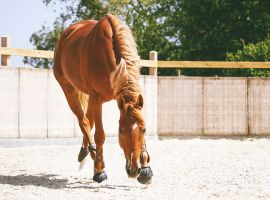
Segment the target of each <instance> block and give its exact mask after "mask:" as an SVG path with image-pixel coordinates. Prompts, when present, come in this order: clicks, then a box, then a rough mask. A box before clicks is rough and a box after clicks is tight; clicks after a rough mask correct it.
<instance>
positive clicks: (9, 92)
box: [0, 67, 19, 138]
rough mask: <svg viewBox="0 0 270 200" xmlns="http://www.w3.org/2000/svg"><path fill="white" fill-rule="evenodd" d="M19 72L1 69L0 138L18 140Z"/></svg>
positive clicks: (5, 68)
mask: <svg viewBox="0 0 270 200" xmlns="http://www.w3.org/2000/svg"><path fill="white" fill-rule="evenodd" d="M18 113H19V70H18V69H11V68H7V67H1V68H0V138H18V137H19V132H18Z"/></svg>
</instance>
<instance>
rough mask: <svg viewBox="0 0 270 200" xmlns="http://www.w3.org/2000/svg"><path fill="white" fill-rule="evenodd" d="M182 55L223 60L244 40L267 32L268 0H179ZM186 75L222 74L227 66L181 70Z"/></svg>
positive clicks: (252, 40) (269, 19) (269, 21)
mask: <svg viewBox="0 0 270 200" xmlns="http://www.w3.org/2000/svg"><path fill="white" fill-rule="evenodd" d="M181 9H182V10H181V11H180V12H181V14H180V20H179V24H180V28H181V34H180V38H179V40H180V41H181V50H182V51H181V59H182V60H210V61H224V60H226V53H227V52H232V53H234V52H236V51H237V50H239V49H242V48H243V41H244V42H245V43H257V42H259V41H261V40H263V39H264V38H265V37H266V36H267V34H269V32H270V12H269V11H270V1H268V0H245V1H242V0H192V1H190V0H181ZM182 72H184V73H185V74H187V75H207V76H212V75H224V74H226V70H222V69H220V70H217V69H202V70H199V69H194V70H187V69H186V70H183V71H182Z"/></svg>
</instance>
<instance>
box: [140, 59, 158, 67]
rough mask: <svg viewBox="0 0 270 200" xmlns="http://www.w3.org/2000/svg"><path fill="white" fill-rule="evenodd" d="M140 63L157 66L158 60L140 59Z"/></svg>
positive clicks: (145, 65)
mask: <svg viewBox="0 0 270 200" xmlns="http://www.w3.org/2000/svg"><path fill="white" fill-rule="evenodd" d="M140 65H141V66H142V67H157V66H158V62H157V61H154V60H140Z"/></svg>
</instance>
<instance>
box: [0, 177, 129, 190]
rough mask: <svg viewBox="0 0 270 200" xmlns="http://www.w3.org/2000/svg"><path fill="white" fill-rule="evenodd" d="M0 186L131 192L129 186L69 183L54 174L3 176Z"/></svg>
mask: <svg viewBox="0 0 270 200" xmlns="http://www.w3.org/2000/svg"><path fill="white" fill-rule="evenodd" d="M0 184H8V185H12V186H39V187H45V188H48V189H63V188H67V189H87V190H89V189H90V190H93V191H98V190H99V189H100V188H105V189H112V190H113V189H123V190H131V188H132V187H131V186H125V185H111V184H105V185H104V184H102V185H99V184H97V183H95V182H94V181H93V180H92V179H89V180H88V181H81V180H78V179H76V180H75V182H74V181H72V182H70V181H69V180H68V179H66V178H60V177H59V176H58V175H55V174H45V175H44V174H38V175H26V174H21V175H15V176H5V175H0Z"/></svg>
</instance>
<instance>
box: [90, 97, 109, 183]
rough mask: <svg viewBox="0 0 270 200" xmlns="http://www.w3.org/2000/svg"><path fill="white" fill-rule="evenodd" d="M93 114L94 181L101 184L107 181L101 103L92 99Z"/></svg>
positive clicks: (97, 99) (96, 99)
mask: <svg viewBox="0 0 270 200" xmlns="http://www.w3.org/2000/svg"><path fill="white" fill-rule="evenodd" d="M92 106H93V114H94V117H95V126H96V132H95V137H94V139H95V143H96V159H95V161H94V177H93V179H94V181H96V182H98V183H101V182H102V181H104V180H106V179H107V174H106V172H105V170H104V168H105V164H104V160H103V144H104V142H105V132H104V129H103V124H102V101H101V100H99V98H95V99H93V104H92Z"/></svg>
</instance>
